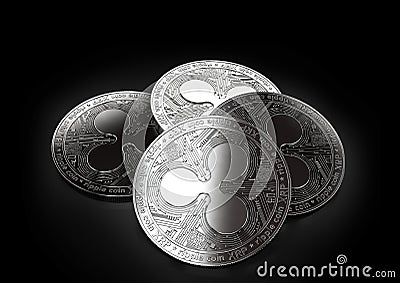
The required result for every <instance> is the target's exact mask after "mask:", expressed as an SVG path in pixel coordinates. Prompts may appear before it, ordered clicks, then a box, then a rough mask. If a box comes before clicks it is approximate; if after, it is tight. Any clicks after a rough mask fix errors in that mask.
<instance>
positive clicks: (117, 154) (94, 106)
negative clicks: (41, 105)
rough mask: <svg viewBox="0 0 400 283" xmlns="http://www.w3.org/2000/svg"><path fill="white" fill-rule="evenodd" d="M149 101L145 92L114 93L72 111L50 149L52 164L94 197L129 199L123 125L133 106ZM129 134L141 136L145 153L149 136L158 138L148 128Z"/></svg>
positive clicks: (97, 97)
mask: <svg viewBox="0 0 400 283" xmlns="http://www.w3.org/2000/svg"><path fill="white" fill-rule="evenodd" d="M149 100H150V99H149V94H146V93H142V92H136V91H120V92H111V93H106V94H103V95H99V96H96V97H94V98H91V99H89V100H87V101H85V102H83V103H81V104H80V105H78V106H76V107H75V108H74V109H73V110H71V111H70V112H69V113H68V114H67V115H66V116H65V117H64V118H63V119H62V121H61V122H60V124H59V125H58V127H57V129H56V131H55V133H54V136H53V140H52V145H51V150H52V155H53V160H54V162H55V164H56V167H57V169H58V170H59V172H60V173H61V175H62V176H63V177H64V178H65V179H67V180H68V181H69V182H70V183H72V184H73V185H74V186H76V187H77V188H79V189H80V191H82V192H86V193H89V194H90V195H92V196H97V197H101V198H103V197H104V198H106V199H111V198H113V199H114V198H116V199H129V196H131V195H132V185H131V182H130V180H129V178H128V176H127V173H126V170H125V167H124V164H123V153H122V150H121V148H122V136H123V131H124V123H125V120H126V118H127V113H128V112H129V110H130V109H131V106H132V105H133V103H134V102H136V103H139V102H142V103H144V104H146V103H147V105H149ZM137 110H138V111H141V109H139V108H138V109H137ZM146 126H147V125H146ZM129 130H130V131H131V132H130V134H131V135H138V136H140V138H137V139H136V140H142V143H141V144H138V145H137V147H138V148H141V149H142V150H143V151H144V143H145V142H144V141H145V139H146V138H145V135H146V133H147V135H148V136H149V137H148V139H150V140H153V139H154V137H151V135H155V134H152V133H148V131H147V128H146V127H142V128H141V129H133V127H131V128H130V129H129ZM131 158H134V157H133V156H131ZM136 158H138V159H139V158H140V156H137V157H136ZM138 161H139V160H137V162H138Z"/></svg>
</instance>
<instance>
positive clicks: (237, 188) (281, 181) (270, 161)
mask: <svg viewBox="0 0 400 283" xmlns="http://www.w3.org/2000/svg"><path fill="white" fill-rule="evenodd" d="M261 139H265V140H264V141H263V142H260V140H261ZM260 164H262V166H264V167H263V169H264V170H263V172H265V176H268V179H266V178H264V179H263V178H262V177H261V176H259V177H258V179H257V178H256V174H257V168H258V167H259V166H261V165H260ZM268 171H270V172H271V173H270V174H268V173H267V172H268ZM133 186H134V188H135V190H134V192H133V193H134V198H133V202H134V207H135V212H136V216H137V218H138V220H139V223H140V225H141V226H142V228H143V229H144V231H145V232H146V234H147V235H148V237H149V238H150V239H151V240H152V241H153V242H154V243H155V244H156V245H157V246H158V247H159V248H161V249H162V250H163V251H165V252H166V253H168V254H169V255H171V256H173V257H175V258H177V259H179V260H181V261H184V262H187V263H191V264H195V265H203V266H218V265H226V264H231V263H235V262H238V261H241V260H243V259H245V258H248V257H250V256H251V255H253V254H255V253H256V252H258V251H259V250H261V249H262V248H263V247H265V246H266V245H267V244H268V243H269V242H270V241H271V239H272V238H273V237H274V236H275V235H276V234H277V232H278V231H279V229H280V227H281V225H282V223H283V221H284V219H285V217H286V215H287V211H288V209H289V204H290V186H291V184H290V177H289V173H288V170H287V166H286V163H285V160H284V158H283V156H282V155H281V154H280V153H279V151H277V150H276V147H275V145H274V143H273V142H271V141H270V140H269V137H268V136H267V135H266V134H265V133H263V132H261V131H258V130H257V129H256V128H255V127H253V126H251V125H250V124H246V123H242V122H239V123H237V122H236V121H235V120H234V119H231V118H226V117H215V116H213V117H212V116H202V117H198V118H194V119H191V120H188V121H185V122H182V123H180V124H177V125H176V126H174V127H172V128H170V129H168V130H166V131H164V132H163V133H162V134H161V135H160V136H159V137H158V138H157V139H156V140H155V141H154V142H153V143H152V144H151V145H150V146H149V147H148V148H147V149H146V151H145V153H144V154H143V157H142V159H141V160H140V163H139V164H138V166H137V170H136V175H135V178H134V183H133ZM254 186H262V188H263V189H262V190H261V192H260V193H259V194H258V196H257V197H256V198H252V199H251V198H250V197H249V192H250V190H251V188H252V187H254ZM221 199H222V200H223V203H222V204H221V203H220V204H221V205H216V204H215V201H217V202H219V201H220V200H221Z"/></svg>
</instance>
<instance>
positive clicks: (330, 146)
mask: <svg viewBox="0 0 400 283" xmlns="http://www.w3.org/2000/svg"><path fill="white" fill-rule="evenodd" d="M260 100H261V101H262V103H261V104H260ZM243 110H245V111H243ZM224 113H227V114H229V115H230V116H232V117H234V118H235V119H239V120H245V121H247V122H248V123H251V124H253V125H255V126H256V127H257V128H261V129H262V130H263V131H265V132H267V133H268V131H270V130H272V131H273V133H274V136H275V137H276V142H277V144H278V146H279V148H280V150H281V151H282V153H283V155H284V156H285V159H286V161H287V163H288V166H289V170H290V175H291V178H292V198H291V205H290V210H289V215H299V214H303V213H307V212H310V211H313V210H315V209H317V208H319V207H321V206H322V205H324V204H326V203H327V202H328V201H329V200H330V199H331V198H332V197H333V195H334V194H335V193H336V192H337V191H338V189H339V187H340V185H341V182H342V179H343V176H344V172H345V156H344V149H343V145H342V142H341V140H340V138H339V135H338V134H337V133H336V131H335V129H334V128H333V127H332V125H331V124H330V123H329V122H328V121H327V120H326V119H325V118H324V117H323V116H322V115H321V114H320V113H318V112H317V111H316V110H315V109H313V108H312V107H311V106H309V105H307V104H306V103H304V102H302V101H300V100H298V99H295V98H292V97H290V96H287V95H283V94H275V93H249V94H243V95H240V96H237V97H235V98H232V99H230V100H228V101H225V102H224V103H222V104H220V105H219V106H218V108H217V109H215V110H214V111H213V113H212V114H215V115H223V114H224Z"/></svg>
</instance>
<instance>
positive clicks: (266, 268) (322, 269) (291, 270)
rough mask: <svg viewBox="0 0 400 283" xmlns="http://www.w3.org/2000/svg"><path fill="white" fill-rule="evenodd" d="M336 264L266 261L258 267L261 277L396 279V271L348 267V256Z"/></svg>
mask: <svg viewBox="0 0 400 283" xmlns="http://www.w3.org/2000/svg"><path fill="white" fill-rule="evenodd" d="M336 262H337V263H338V264H339V265H336V264H332V263H331V262H329V263H328V264H327V265H323V266H316V265H304V266H300V267H299V266H296V265H292V266H286V265H280V266H275V265H268V262H267V261H264V264H263V265H260V266H258V268H257V275H258V276H259V277H273V276H275V275H277V276H278V277H296V278H298V277H305V278H308V277H323V276H329V277H344V278H348V277H356V278H359V277H375V278H395V277H396V271H394V270H374V272H371V270H373V268H372V267H371V266H369V265H364V266H357V265H346V263H347V256H345V255H344V254H339V255H338V256H337V257H336Z"/></svg>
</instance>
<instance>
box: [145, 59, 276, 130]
mask: <svg viewBox="0 0 400 283" xmlns="http://www.w3.org/2000/svg"><path fill="white" fill-rule="evenodd" d="M254 91H265V92H277V93H280V91H279V90H278V88H277V87H276V86H275V85H274V84H273V83H272V82H271V81H270V80H269V79H267V78H266V77H265V76H263V75H262V74H260V73H258V72H256V71H254V70H252V69H250V68H248V67H245V66H242V65H239V64H235V63H230V62H224V61H212V60H204V61H196V62H191V63H187V64H184V65H181V66H178V67H176V68H174V69H172V70H170V71H169V72H167V73H166V74H165V75H163V76H162V77H161V78H160V79H159V80H158V81H157V82H156V84H155V86H154V87H153V90H152V94H151V109H152V111H153V115H154V117H155V119H156V121H157V122H158V123H159V124H160V126H161V127H162V128H163V129H167V128H169V127H171V126H173V125H175V124H177V123H179V122H182V121H184V120H187V119H188V118H194V117H198V116H200V115H202V114H203V113H206V112H208V111H211V110H212V109H213V108H215V107H217V106H218V105H219V104H220V103H222V102H223V101H225V100H226V99H228V98H230V97H234V96H236V95H239V94H241V93H248V92H254Z"/></svg>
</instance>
